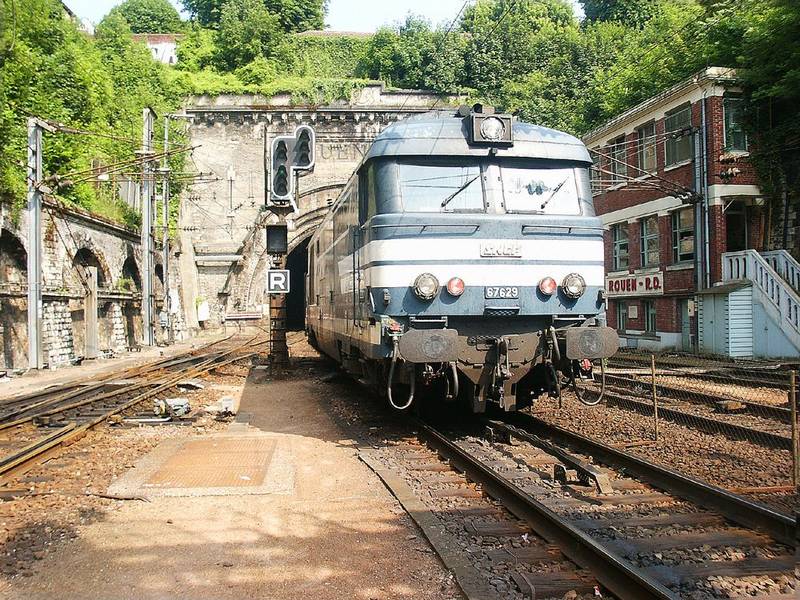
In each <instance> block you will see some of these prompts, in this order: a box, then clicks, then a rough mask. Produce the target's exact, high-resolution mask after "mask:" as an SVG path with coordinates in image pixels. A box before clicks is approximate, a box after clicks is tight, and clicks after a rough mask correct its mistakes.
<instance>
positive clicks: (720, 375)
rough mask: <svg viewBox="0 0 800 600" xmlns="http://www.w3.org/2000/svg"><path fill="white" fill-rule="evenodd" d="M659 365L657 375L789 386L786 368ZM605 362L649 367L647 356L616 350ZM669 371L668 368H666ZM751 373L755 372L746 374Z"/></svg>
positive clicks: (678, 363)
mask: <svg viewBox="0 0 800 600" xmlns="http://www.w3.org/2000/svg"><path fill="white" fill-rule="evenodd" d="M659 365H660V366H661V368H662V369H663V371H664V372H663V373H659V374H661V375H666V376H673V377H689V378H693V379H704V380H708V381H715V382H718V383H728V384H731V383H732V384H735V385H740V386H744V387H764V386H765V385H767V386H769V387H772V388H775V389H781V390H788V389H789V381H788V379H789V377H788V370H787V369H783V368H782V369H769V370H767V369H763V368H761V369H760V368H759V367H758V366H755V365H752V366H751V365H728V366H726V365H718V366H704V365H702V364H691V363H682V362H679V361H664V360H663V359H662V360H660V361H659ZM609 366H610V367H612V368H616V369H625V368H629V367H631V366H640V367H643V368H646V369H647V370H648V373H649V370H650V357H649V356H648V357H624V358H623V355H620V354H616V355H614V356H613V357H612V358H610V359H609ZM686 369H705V371H704V372H697V373H691V372H688V371H686ZM745 369H748V375H747V376H744V375H743V374H742V371H743V370H745ZM670 371H672V372H670ZM724 371H729V372H730V375H725V374H724ZM749 375H755V376H749Z"/></svg>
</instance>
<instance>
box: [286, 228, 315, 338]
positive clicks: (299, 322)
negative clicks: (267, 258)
mask: <svg viewBox="0 0 800 600" xmlns="http://www.w3.org/2000/svg"><path fill="white" fill-rule="evenodd" d="M310 240H311V238H310V237H307V238H306V239H304V240H303V241H302V242H300V243H299V244H298V245H297V246H296V247H295V249H294V250H292V251H291V252H290V253H289V255H288V256H287V257H286V268H287V269H289V271H290V275H289V278H290V279H289V280H290V282H291V286H292V287H291V291H290V292H289V294H287V296H286V328H287V329H288V330H289V331H301V330H303V329H305V326H306V273H307V272H308V242H309V241H310Z"/></svg>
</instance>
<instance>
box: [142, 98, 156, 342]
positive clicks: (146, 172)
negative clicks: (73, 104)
mask: <svg viewBox="0 0 800 600" xmlns="http://www.w3.org/2000/svg"><path fill="white" fill-rule="evenodd" d="M155 117H156V113H155V111H153V109H152V108H150V107H147V108H145V109H143V111H142V121H143V123H142V149H141V150H140V151H139V154H140V156H141V157H142V187H141V190H142V194H141V198H142V231H141V234H142V336H143V340H142V343H143V344H144V345H145V346H152V345H153V344H154V343H155V335H154V333H155V332H154V330H153V270H154V265H153V192H154V188H155V185H154V183H155V182H154V181H153V165H152V159H151V158H150V157H151V156H152V154H153V123H154V121H155Z"/></svg>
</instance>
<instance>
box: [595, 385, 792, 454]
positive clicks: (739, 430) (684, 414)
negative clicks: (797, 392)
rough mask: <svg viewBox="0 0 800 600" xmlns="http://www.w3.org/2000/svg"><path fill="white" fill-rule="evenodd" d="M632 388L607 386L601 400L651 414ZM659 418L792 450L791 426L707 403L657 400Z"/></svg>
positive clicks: (650, 407)
mask: <svg viewBox="0 0 800 600" xmlns="http://www.w3.org/2000/svg"><path fill="white" fill-rule="evenodd" d="M632 392H635V390H634V389H632V388H631V387H628V386H620V385H614V384H611V385H607V387H606V392H605V395H604V400H605V402H606V403H607V404H609V405H613V406H617V407H619V408H624V409H626V410H632V411H635V412H638V413H640V414H643V415H653V414H654V408H653V402H652V400H645V399H643V398H641V397H638V398H637V397H636V396H638V395H639V394H636V393H632ZM585 393H587V394H588V395H590V396H593V397H596V396H597V395H598V394H599V390H597V389H595V388H586V390H585ZM658 416H659V418H660V419H661V418H663V419H667V420H669V421H672V422H674V423H678V424H680V425H684V426H686V427H691V428H693V429H697V430H699V431H703V432H705V433H710V434H714V435H718V434H723V435H725V436H726V437H729V438H731V439H736V440H745V441H748V442H752V443H754V444H758V445H761V446H765V447H767V448H778V449H782V450H791V449H792V438H791V426H790V425H789V424H784V423H777V422H776V421H775V420H773V419H769V418H764V417H761V416H755V415H752V414H750V415H738V414H727V415H721V414H719V413H717V412H715V411H714V409H713V406H711V405H710V404H707V403H702V404H700V403H692V402H681V401H677V400H674V399H671V398H667V399H666V401H665V399H663V398H659V406H658Z"/></svg>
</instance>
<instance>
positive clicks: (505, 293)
mask: <svg viewBox="0 0 800 600" xmlns="http://www.w3.org/2000/svg"><path fill="white" fill-rule="evenodd" d="M484 297H486V298H511V299H515V298H519V288H518V287H512V286H503V285H501V286H494V285H492V286H487V287H485V288H484Z"/></svg>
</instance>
